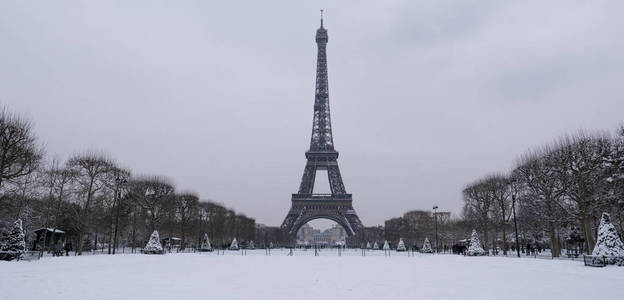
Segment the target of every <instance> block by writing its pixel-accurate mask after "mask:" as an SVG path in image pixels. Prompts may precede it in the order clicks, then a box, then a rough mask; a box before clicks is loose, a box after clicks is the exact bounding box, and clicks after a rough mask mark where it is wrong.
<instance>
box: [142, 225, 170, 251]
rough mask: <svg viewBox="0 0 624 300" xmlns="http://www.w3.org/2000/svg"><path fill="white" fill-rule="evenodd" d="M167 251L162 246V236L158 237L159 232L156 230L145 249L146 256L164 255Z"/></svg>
mask: <svg viewBox="0 0 624 300" xmlns="http://www.w3.org/2000/svg"><path fill="white" fill-rule="evenodd" d="M164 252H165V251H164V249H163V247H162V245H161V244H160V236H159V235H158V230H154V232H152V235H151V236H150V239H149V241H148V242H147V245H145V248H143V253H145V254H163V253H164Z"/></svg>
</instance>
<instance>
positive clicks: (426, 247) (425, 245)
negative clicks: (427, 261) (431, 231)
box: [421, 237, 433, 253]
mask: <svg viewBox="0 0 624 300" xmlns="http://www.w3.org/2000/svg"><path fill="white" fill-rule="evenodd" d="M421 251H422V252H423V253H433V249H431V243H430V242H429V238H428V237H426V238H425V242H424V243H423V246H422V250H421Z"/></svg>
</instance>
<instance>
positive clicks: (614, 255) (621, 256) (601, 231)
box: [592, 212, 624, 265]
mask: <svg viewBox="0 0 624 300" xmlns="http://www.w3.org/2000/svg"><path fill="white" fill-rule="evenodd" d="M592 255H593V256H604V257H606V260H607V262H608V263H610V264H616V263H617V264H619V265H622V264H623V263H624V244H623V243H622V240H620V237H619V236H618V233H617V230H616V229H615V226H613V223H611V218H610V216H609V214H608V213H606V212H605V213H602V217H601V218H600V227H598V239H597V241H596V247H595V248H594V251H593V252H592Z"/></svg>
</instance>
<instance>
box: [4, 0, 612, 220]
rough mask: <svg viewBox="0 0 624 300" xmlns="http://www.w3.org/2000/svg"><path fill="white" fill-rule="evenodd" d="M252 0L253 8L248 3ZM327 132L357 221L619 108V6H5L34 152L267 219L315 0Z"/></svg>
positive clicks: (11, 92)
mask: <svg viewBox="0 0 624 300" xmlns="http://www.w3.org/2000/svg"><path fill="white" fill-rule="evenodd" d="M260 2H263V3H260ZM321 8H324V9H325V12H326V13H325V25H326V28H328V31H329V44H328V63H329V85H330V103H331V109H332V123H333V130H334V141H335V145H336V148H337V150H339V151H340V153H341V156H340V159H339V164H340V167H341V171H342V174H343V179H344V182H345V185H346V188H347V191H348V192H351V193H353V196H354V206H355V208H356V210H357V212H358V214H359V215H360V218H361V219H362V221H363V222H364V224H365V225H375V224H382V223H383V220H385V219H387V218H390V217H394V216H398V215H400V214H402V213H403V212H405V211H407V210H409V209H430V208H431V207H432V206H433V205H438V206H440V208H441V209H442V210H450V211H452V212H453V213H459V212H460V211H461V203H462V198H461V189H462V186H463V185H465V184H466V183H469V182H470V181H472V180H474V179H476V178H478V177H480V176H483V175H485V174H487V173H490V172H496V171H508V170H510V169H511V168H512V167H513V164H514V160H515V159H516V158H517V157H518V156H519V155H520V154H522V153H523V152H524V151H526V150H527V149H529V148H531V147H534V146H539V145H541V144H544V143H548V142H550V141H552V140H553V139H554V138H556V137H558V136H560V135H562V134H565V133H569V132H574V131H576V130H578V129H581V128H583V129H588V130H608V131H612V130H614V129H615V127H616V126H617V125H618V124H621V122H622V112H624V101H623V99H622V98H623V97H622V95H624V81H623V79H624V54H623V53H624V39H623V38H622V37H623V36H624V18H622V12H623V11H624V1H600V0H593V1H569V0H568V1H543V0H542V1H488V0H475V1H468V0H465V1H443V0H431V1H394V0H392V1H271V2H265V1H219V2H216V3H209V2H208V1H81V2H77V1H41V2H39V1H2V2H1V3H0V104H2V105H6V106H8V107H9V108H10V109H11V110H13V111H17V112H20V113H23V114H24V115H26V116H27V117H29V118H30V119H31V120H33V121H34V123H35V127H36V132H37V135H38V136H39V138H40V140H41V141H42V142H43V143H45V145H46V148H47V150H48V153H49V154H50V156H54V155H57V156H58V157H60V158H63V159H64V158H67V157H68V156H69V155H71V154H73V153H76V152H80V151H84V150H88V149H94V150H102V151H105V152H107V153H109V154H110V155H111V156H112V157H114V158H115V159H116V160H117V161H118V162H119V163H120V164H121V165H123V166H126V167H129V168H131V169H132V170H133V171H134V172H135V173H139V174H161V175H166V176H168V177H170V178H172V179H174V180H175V182H176V185H177V188H178V189H184V190H193V191H196V192H198V193H199V194H200V195H201V197H202V198H203V199H211V200H215V201H218V202H221V203H224V204H225V205H226V206H228V207H232V208H234V209H236V210H237V211H239V212H242V213H245V214H247V215H249V216H252V217H255V218H256V220H257V222H259V223H266V224H269V225H279V224H280V223H281V222H282V220H283V218H284V217H285V215H286V213H287V211H288V209H289V208H290V194H291V193H293V192H296V191H297V189H298V186H299V182H300V179H301V175H302V172H303V167H304V165H305V157H304V152H305V151H306V149H307V147H308V146H309V138H310V131H311V125H312V109H313V101H314V80H315V68H316V44H315V42H314V34H315V31H316V29H317V28H318V26H319V16H318V15H319V9H321Z"/></svg>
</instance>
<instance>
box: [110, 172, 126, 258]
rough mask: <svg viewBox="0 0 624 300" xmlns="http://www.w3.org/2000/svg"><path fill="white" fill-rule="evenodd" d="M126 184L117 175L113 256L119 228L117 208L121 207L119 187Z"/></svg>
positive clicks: (123, 179)
mask: <svg viewBox="0 0 624 300" xmlns="http://www.w3.org/2000/svg"><path fill="white" fill-rule="evenodd" d="M126 183H128V181H127V180H126V179H125V178H123V177H119V174H117V178H115V185H116V191H115V198H116V200H117V201H115V202H116V204H117V211H116V213H115V214H116V215H115V236H114V237H113V255H115V250H116V249H117V228H118V227H119V207H120V206H121V186H122V185H125V184H126Z"/></svg>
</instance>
